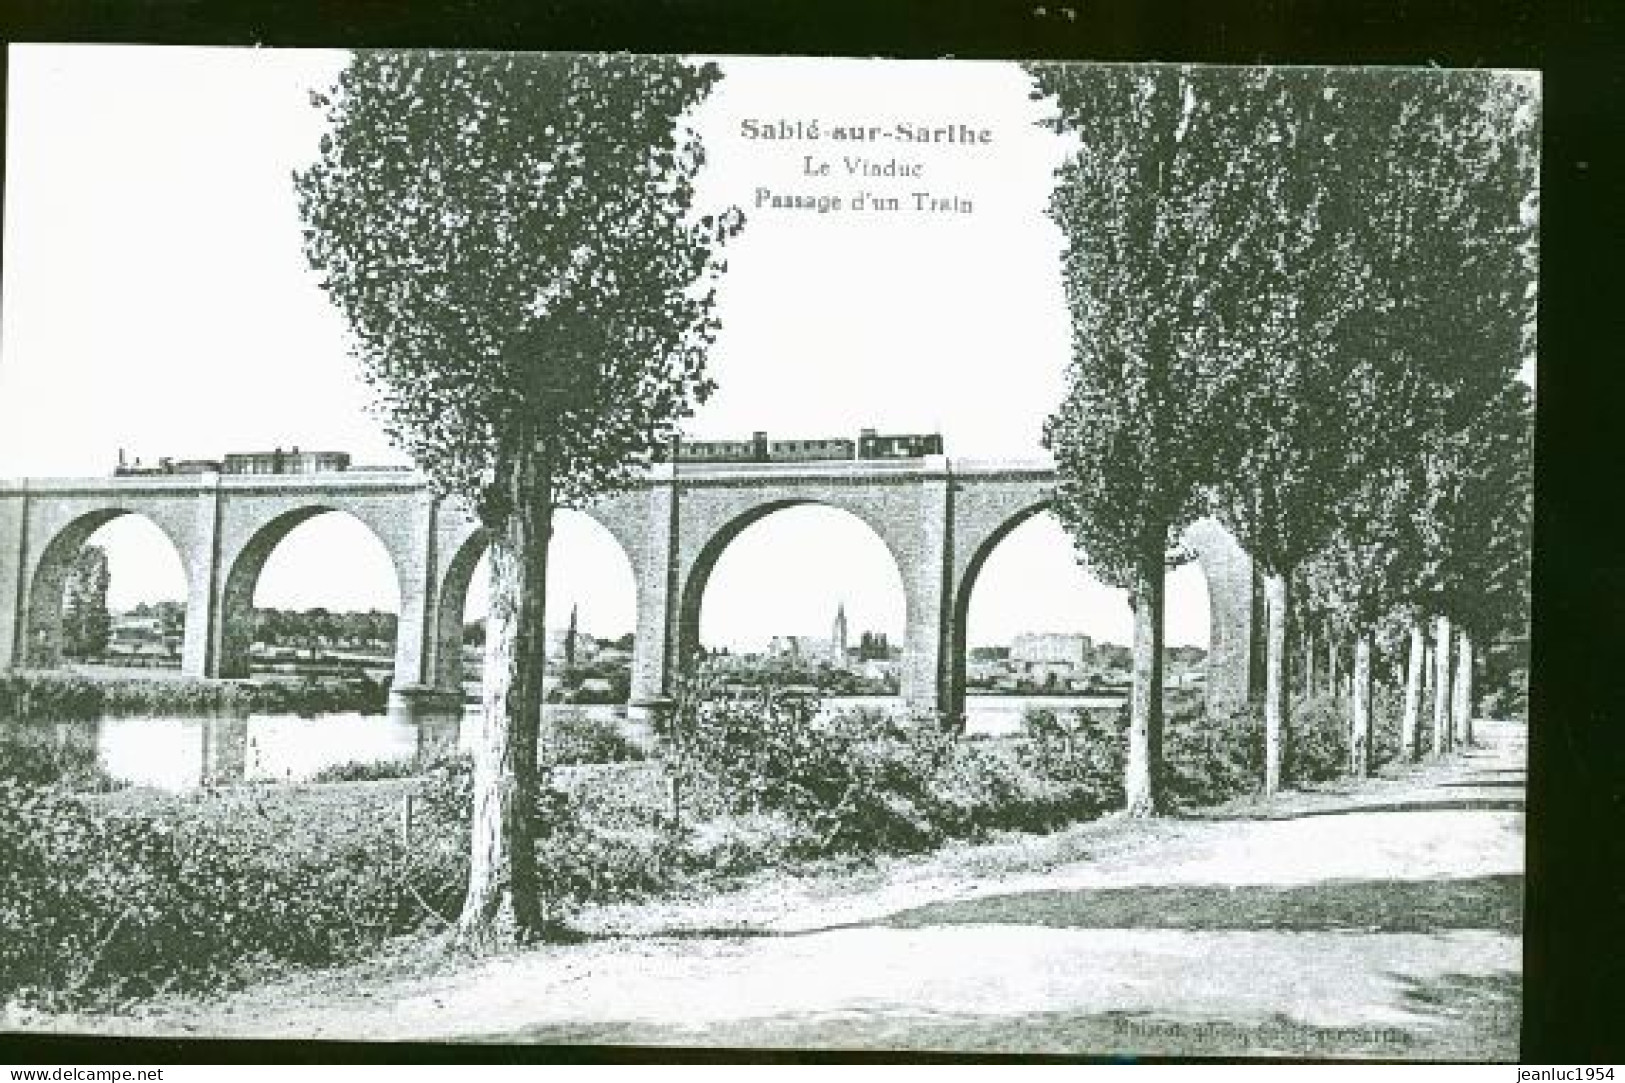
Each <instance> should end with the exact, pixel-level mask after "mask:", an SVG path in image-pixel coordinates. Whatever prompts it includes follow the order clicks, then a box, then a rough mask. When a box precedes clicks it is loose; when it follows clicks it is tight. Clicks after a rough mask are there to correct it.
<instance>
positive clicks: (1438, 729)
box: [1433, 617, 1451, 756]
mask: <svg viewBox="0 0 1625 1083" xmlns="http://www.w3.org/2000/svg"><path fill="white" fill-rule="evenodd" d="M1433 638H1434V644H1433V754H1434V755H1435V756H1439V755H1443V754H1444V753H1446V752H1449V751H1450V654H1451V651H1450V618H1449V617H1439V618H1438V619H1437V620H1435V621H1434V622H1433Z"/></svg>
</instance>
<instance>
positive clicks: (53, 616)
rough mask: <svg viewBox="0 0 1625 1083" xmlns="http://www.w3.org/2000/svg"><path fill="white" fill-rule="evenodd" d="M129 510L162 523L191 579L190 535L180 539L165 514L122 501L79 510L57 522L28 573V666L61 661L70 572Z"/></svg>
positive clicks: (184, 572) (161, 529) (25, 634)
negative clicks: (99, 533) (102, 532)
mask: <svg viewBox="0 0 1625 1083" xmlns="http://www.w3.org/2000/svg"><path fill="white" fill-rule="evenodd" d="M128 515H134V516H136V517H137V518H140V519H143V520H145V521H146V522H148V523H151V524H152V525H153V526H155V527H157V528H158V532H159V533H160V534H162V535H163V536H164V537H165V538H166V539H167V540H168V541H169V544H170V548H172V549H173V550H174V552H175V556H176V558H177V559H178V560H179V561H180V565H181V574H182V576H183V577H185V578H187V579H190V578H191V573H192V568H191V564H192V561H191V559H189V555H188V552H187V547H186V544H185V543H186V540H187V539H185V538H177V537H176V536H175V533H174V530H173V528H172V527H170V526H169V525H167V524H166V523H165V522H164V521H163V520H162V518H160V517H157V516H152V515H148V514H146V513H145V512H143V511H141V510H140V509H139V508H137V507H126V506H122V505H116V506H110V507H98V508H94V509H92V510H88V511H83V512H80V513H79V514H77V515H76V516H75V517H73V518H72V519H70V520H68V521H67V522H65V523H63V524H61V525H60V526H57V527H55V529H54V531H53V532H52V533H51V534H50V535H49V537H48V539H47V540H46V541H45V544H44V545H43V546H42V547H41V548H40V551H39V557H38V559H37V560H36V561H35V562H34V566H33V569H32V572H31V573H29V575H28V580H29V585H28V616H27V620H26V622H25V625H24V630H23V649H22V656H23V658H24V660H25V663H26V664H27V665H30V666H35V667H39V668H52V667H55V666H58V665H61V663H62V616H63V614H62V607H63V602H64V600H65V599H64V597H63V592H64V590H65V588H66V586H67V579H68V571H69V569H70V568H72V566H73V561H74V558H75V557H77V556H78V555H79V550H80V549H82V548H84V545H85V543H86V542H88V541H89V540H90V538H91V535H93V534H95V533H96V531H98V530H100V529H101V528H102V527H104V526H106V525H107V524H108V523H111V522H112V521H113V520H115V519H122V518H124V517H125V516H128Z"/></svg>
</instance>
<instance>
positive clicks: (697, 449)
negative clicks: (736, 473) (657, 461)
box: [662, 429, 942, 463]
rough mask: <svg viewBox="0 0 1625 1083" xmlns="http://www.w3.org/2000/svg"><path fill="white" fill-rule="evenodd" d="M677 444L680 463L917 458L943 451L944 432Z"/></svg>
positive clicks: (870, 431)
mask: <svg viewBox="0 0 1625 1083" xmlns="http://www.w3.org/2000/svg"><path fill="white" fill-rule="evenodd" d="M676 447H677V461H678V462H679V463H688V462H694V463H778V462H825V461H829V460H832V459H918V458H921V457H922V456H925V455H941V454H942V436H941V434H939V433H930V434H924V433H904V434H900V435H895V436H882V435H880V434H879V433H877V432H875V430H874V429H864V430H862V431H861V432H860V433H859V434H858V438H857V440H855V441H854V440H851V439H848V438H847V437H844V436H826V437H822V438H820V439H816V440H769V439H768V438H767V433H765V432H755V433H752V434H751V438H750V439H749V440H683V441H680V442H678V444H677V445H676ZM662 458H669V456H662Z"/></svg>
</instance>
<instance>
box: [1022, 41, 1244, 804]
mask: <svg viewBox="0 0 1625 1083" xmlns="http://www.w3.org/2000/svg"><path fill="white" fill-rule="evenodd" d="M1030 71H1031V73H1032V76H1033V79H1034V81H1035V83H1036V84H1037V88H1038V92H1039V93H1040V95H1044V96H1049V97H1051V98H1053V100H1054V104H1055V108H1056V117H1055V120H1054V121H1053V124H1054V127H1055V128H1056V129H1058V130H1059V131H1061V132H1063V133H1067V134H1069V135H1072V136H1073V137H1075V139H1076V141H1077V144H1078V147H1077V151H1076V153H1075V154H1074V155H1073V156H1072V157H1071V158H1070V159H1069V160H1068V161H1066V162H1065V163H1064V164H1063V165H1062V167H1061V168H1060V170H1059V176H1058V185H1057V189H1056V191H1055V194H1054V197H1053V199H1052V201H1051V205H1050V214H1051V216H1052V217H1053V218H1054V220H1055V221H1056V223H1057V224H1059V225H1060V227H1061V229H1062V231H1063V233H1064V235H1065V239H1066V247H1065V251H1064V255H1063V265H1062V274H1063V279H1064V284H1065V289H1066V296H1067V302H1068V305H1069V306H1070V309H1071V313H1072V360H1071V363H1070V365H1069V367H1068V370H1067V384H1066V392H1065V396H1064V398H1063V399H1062V401H1061V403H1060V404H1059V406H1058V407H1057V408H1056V410H1055V412H1054V413H1053V414H1052V416H1051V417H1050V418H1049V420H1048V422H1047V423H1046V425H1045V429H1044V443H1045V446H1046V447H1048V448H1049V449H1050V450H1051V451H1052V452H1053V453H1054V455H1055V459H1056V467H1057V475H1058V476H1057V487H1056V501H1055V510H1056V513H1057V515H1058V517H1059V518H1060V519H1061V521H1062V523H1063V524H1064V525H1065V526H1066V528H1067V529H1068V530H1069V531H1070V532H1071V534H1072V537H1073V539H1074V541H1075V544H1076V547H1077V550H1078V553H1079V555H1080V557H1081V559H1082V561H1083V562H1084V563H1085V564H1087V565H1088V566H1089V567H1090V568H1091V569H1092V570H1093V571H1094V573H1095V574H1096V575H1097V576H1098V577H1099V578H1101V579H1102V580H1103V581H1105V582H1107V583H1110V584H1112V585H1114V586H1118V587H1122V588H1124V589H1126V590H1127V591H1128V592H1129V598H1130V602H1131V604H1132V606H1133V610H1134V646H1133V685H1132V690H1131V693H1130V699H1129V703H1130V708H1129V717H1130V722H1129V748H1128V759H1127V767H1126V777H1125V790H1126V793H1127V804H1128V811H1129V813H1130V814H1131V815H1148V814H1151V813H1153V812H1155V811H1156V809H1157V808H1158V806H1159V804H1160V802H1161V794H1160V786H1159V774H1160V768H1161V764H1160V760H1161V745H1162V666H1163V658H1162V655H1163V602H1164V587H1165V581H1166V570H1167V566H1168V563H1169V560H1170V556H1171V555H1173V554H1176V542H1177V538H1178V536H1179V534H1180V532H1181V530H1182V529H1183V527H1184V526H1185V525H1187V524H1188V523H1189V522H1190V520H1191V519H1192V518H1193V516H1194V515H1195V514H1196V512H1197V511H1198V507H1197V504H1196V497H1197V495H1198V493H1199V491H1200V486H1201V485H1202V484H1203V483H1204V482H1206V480H1207V479H1208V478H1209V476H1210V474H1211V472H1212V463H1213V459H1214V456H1215V452H1216V449H1217V448H1218V447H1219V441H1220V438H1221V436H1220V431H1219V429H1218V427H1217V421H1218V419H1217V416H1216V411H1215V407H1214V403H1215V402H1216V401H1218V400H1220V399H1221V398H1222V397H1223V396H1224V393H1225V389H1226V385H1227V382H1228V381H1229V380H1230V378H1231V375H1230V371H1229V368H1228V362H1229V359H1228V357H1227V356H1226V353H1225V351H1224V350H1223V349H1220V348H1219V345H1220V343H1221V342H1223V340H1224V338H1225V333H1226V332H1225V328H1226V324H1227V321H1228V320H1229V319H1231V318H1232V315H1233V313H1234V311H1235V310H1236V307H1237V306H1238V304H1240V303H1241V302H1240V299H1239V298H1237V297H1236V296H1234V295H1233V294H1232V293H1231V292H1230V290H1229V289H1228V284H1227V278H1226V267H1227V264H1228V262H1229V260H1230V259H1231V258H1232V256H1233V254H1234V252H1235V251H1236V250H1237V249H1238V248H1240V247H1243V246H1245V245H1246V244H1248V243H1249V242H1248V237H1247V231H1248V228H1249V225H1250V223H1248V222H1247V221H1246V220H1245V219H1244V218H1243V217H1241V216H1240V215H1239V214H1238V213H1237V210H1238V208H1237V206H1236V201H1235V198H1234V195H1233V193H1234V192H1236V191H1237V190H1238V189H1237V187H1236V186H1237V181H1238V178H1239V177H1241V176H1243V175H1244V174H1245V173H1246V171H1247V170H1248V169H1249V168H1250V164H1251V160H1252V158H1253V157H1254V156H1255V155H1256V153H1257V151H1258V147H1257V145H1256V144H1255V143H1254V142H1252V140H1251V139H1250V131H1249V126H1248V124H1247V117H1246V104H1247V100H1248V94H1249V92H1250V90H1251V81H1250V80H1249V79H1248V78H1246V77H1238V75H1237V73H1234V72H1216V71H1214V70H1212V69H1202V68H1189V67H1164V66H1137V67H1082V66H1059V65H1056V66H1050V65H1034V66H1033V67H1032V68H1031V69H1030Z"/></svg>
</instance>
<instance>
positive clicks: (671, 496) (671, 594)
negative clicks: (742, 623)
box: [628, 463, 699, 720]
mask: <svg viewBox="0 0 1625 1083" xmlns="http://www.w3.org/2000/svg"><path fill="white" fill-rule="evenodd" d="M647 499H648V518H647V520H646V522H647V524H648V527H647V531H646V533H645V536H644V539H643V541H644V544H643V551H642V552H641V553H638V552H633V553H632V554H631V555H632V557H633V560H634V562H635V563H634V567H633V569H632V578H633V582H634V585H635V590H636V598H637V630H636V631H635V632H634V634H633V636H632V674H631V678H632V692H631V695H630V697H629V712H628V713H629V714H635V715H636V716H637V717H638V718H639V719H640V720H642V719H645V718H646V717H647V715H648V713H649V711H648V708H647V707H646V706H644V705H646V704H648V703H650V702H652V701H656V700H660V699H663V698H666V697H668V696H670V695H672V694H673V693H674V692H675V691H676V690H677V689H676V677H677V671H678V666H679V659H678V658H677V650H678V644H679V643H680V642H681V639H682V637H681V634H680V629H679V628H678V626H677V623H678V605H679V591H680V589H681V584H680V582H679V581H678V569H677V560H678V556H677V550H678V544H679V539H678V526H679V521H678V500H677V475H676V468H675V465H674V464H671V463H662V464H660V465H658V466H656V467H655V468H654V469H653V471H652V472H651V475H650V484H649V490H648V496H647ZM693 631H694V632H695V633H698V631H699V629H697V628H696V629H693ZM697 641H698V636H697V635H696V642H697Z"/></svg>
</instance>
